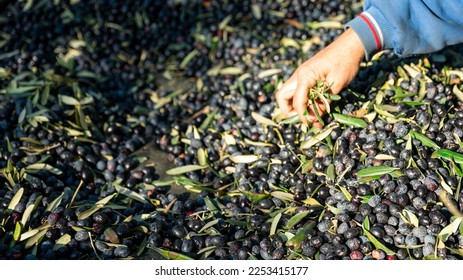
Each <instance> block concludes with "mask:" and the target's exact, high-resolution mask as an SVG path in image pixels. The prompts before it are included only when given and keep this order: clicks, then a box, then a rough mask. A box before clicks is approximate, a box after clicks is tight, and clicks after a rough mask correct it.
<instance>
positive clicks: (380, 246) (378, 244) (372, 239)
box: [363, 228, 395, 256]
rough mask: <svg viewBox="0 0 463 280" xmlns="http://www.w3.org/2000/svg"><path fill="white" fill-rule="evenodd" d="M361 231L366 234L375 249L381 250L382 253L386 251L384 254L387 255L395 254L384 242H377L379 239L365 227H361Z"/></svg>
mask: <svg viewBox="0 0 463 280" xmlns="http://www.w3.org/2000/svg"><path fill="white" fill-rule="evenodd" d="M363 233H364V234H365V235H366V236H367V238H368V240H370V242H371V243H373V246H375V248H376V249H380V250H383V251H384V253H386V255H388V256H393V255H395V252H394V251H392V250H391V249H389V248H387V247H386V246H385V245H384V244H382V243H381V242H379V240H378V239H376V237H375V236H374V235H373V234H371V233H370V232H369V231H368V230H367V229H365V228H363Z"/></svg>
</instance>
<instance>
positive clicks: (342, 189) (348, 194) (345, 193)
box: [339, 187, 352, 201]
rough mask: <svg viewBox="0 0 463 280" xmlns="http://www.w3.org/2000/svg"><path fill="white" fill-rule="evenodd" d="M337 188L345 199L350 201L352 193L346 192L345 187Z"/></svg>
mask: <svg viewBox="0 0 463 280" xmlns="http://www.w3.org/2000/svg"><path fill="white" fill-rule="evenodd" d="M339 189H340V190H341V192H342V194H343V195H344V196H345V197H346V199H347V201H351V199H352V195H351V194H350V192H348V191H347V189H346V188H345V187H339Z"/></svg>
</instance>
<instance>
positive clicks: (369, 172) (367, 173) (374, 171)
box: [357, 166, 398, 177]
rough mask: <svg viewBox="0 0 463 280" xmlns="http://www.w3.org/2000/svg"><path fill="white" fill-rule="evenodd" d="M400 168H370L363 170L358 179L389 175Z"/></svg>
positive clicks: (358, 173) (359, 172) (358, 174)
mask: <svg viewBox="0 0 463 280" xmlns="http://www.w3.org/2000/svg"><path fill="white" fill-rule="evenodd" d="M395 170H398V168H394V167H390V166H373V167H369V168H365V169H362V170H360V171H358V172H357V176H358V177H371V176H382V175H385V174H389V173H391V172H393V171H395Z"/></svg>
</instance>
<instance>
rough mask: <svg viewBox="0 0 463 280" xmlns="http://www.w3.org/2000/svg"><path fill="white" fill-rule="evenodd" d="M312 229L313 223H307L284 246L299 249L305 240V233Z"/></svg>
mask: <svg viewBox="0 0 463 280" xmlns="http://www.w3.org/2000/svg"><path fill="white" fill-rule="evenodd" d="M314 227H315V222H314V221H311V222H309V223H308V224H307V225H305V226H304V227H303V228H301V229H299V230H298V231H297V233H296V234H295V235H294V236H293V237H292V238H291V239H289V240H288V241H287V242H286V246H294V248H295V249H296V250H297V249H299V248H300V244H301V242H302V241H303V240H304V239H306V238H307V236H306V232H307V231H308V230H309V229H312V228H314Z"/></svg>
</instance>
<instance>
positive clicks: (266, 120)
mask: <svg viewBox="0 0 463 280" xmlns="http://www.w3.org/2000/svg"><path fill="white" fill-rule="evenodd" d="M251 116H252V118H253V119H254V120H255V121H256V122H258V123H260V124H263V125H270V126H278V124H277V123H276V122H274V121H272V120H271V119H269V118H266V117H264V116H262V115H259V114H258V113H256V112H251Z"/></svg>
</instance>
